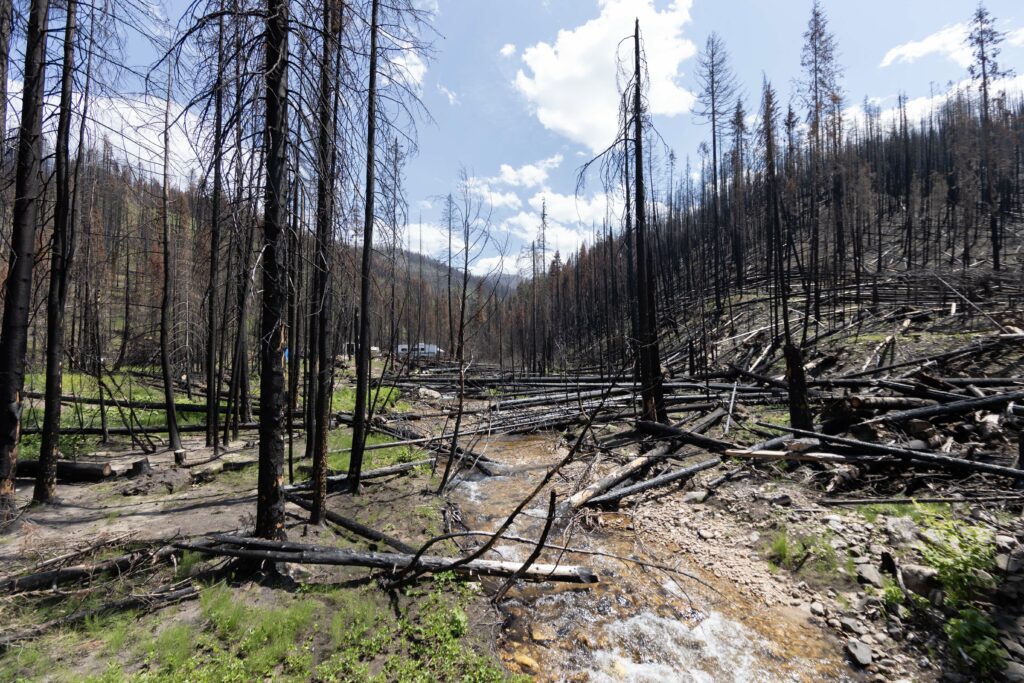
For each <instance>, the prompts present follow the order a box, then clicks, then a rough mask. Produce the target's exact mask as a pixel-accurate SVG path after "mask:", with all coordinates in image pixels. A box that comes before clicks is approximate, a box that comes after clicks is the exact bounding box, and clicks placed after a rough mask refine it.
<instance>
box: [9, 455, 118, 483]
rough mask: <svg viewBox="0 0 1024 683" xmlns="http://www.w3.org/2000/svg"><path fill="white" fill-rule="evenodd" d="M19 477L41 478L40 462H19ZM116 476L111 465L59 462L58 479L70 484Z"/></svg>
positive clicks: (69, 461)
mask: <svg viewBox="0 0 1024 683" xmlns="http://www.w3.org/2000/svg"><path fill="white" fill-rule="evenodd" d="M17 468H18V469H17V473H18V474H17V476H19V477H24V478H30V477H38V476H39V461H38V460H19V461H18V465H17ZM112 476H114V470H113V469H111V467H110V463H106V462H74V461H71V460H58V461H57V479H58V480H59V481H63V482H66V483H69V484H80V483H92V482H97V481H103V480H104V479H109V478H110V477H112Z"/></svg>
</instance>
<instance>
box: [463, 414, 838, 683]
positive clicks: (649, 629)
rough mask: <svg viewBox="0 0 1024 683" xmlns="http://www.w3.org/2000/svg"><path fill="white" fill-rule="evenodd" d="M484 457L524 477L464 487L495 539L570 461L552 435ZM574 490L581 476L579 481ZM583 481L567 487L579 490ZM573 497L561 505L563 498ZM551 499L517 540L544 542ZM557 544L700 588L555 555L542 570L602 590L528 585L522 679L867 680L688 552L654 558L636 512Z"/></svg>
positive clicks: (468, 516) (479, 525) (784, 610)
mask: <svg viewBox="0 0 1024 683" xmlns="http://www.w3.org/2000/svg"><path fill="white" fill-rule="evenodd" d="M475 450H476V451H477V452H481V453H485V454H486V455H488V456H490V457H493V458H495V459H496V460H499V461H501V462H503V463H506V464H508V465H510V466H512V467H513V468H515V470H516V471H514V472H513V473H510V474H508V475H503V476H496V477H478V476H475V475H471V476H469V477H467V478H466V479H465V480H462V481H460V482H459V483H458V485H457V486H456V487H455V488H454V490H453V492H452V496H451V499H452V500H453V501H454V502H455V503H456V504H457V505H458V508H459V511H460V514H461V517H462V522H463V523H464V524H465V526H466V527H467V528H469V529H474V530H494V529H496V528H497V527H498V526H499V525H500V524H501V523H502V521H504V519H505V518H506V517H507V515H508V514H509V512H510V511H511V510H512V509H513V508H514V507H515V506H516V504H517V503H519V502H520V501H521V500H522V499H523V498H524V497H526V495H528V494H529V492H530V491H532V489H533V488H534V487H535V486H536V485H537V482H538V481H539V480H540V478H541V476H542V475H543V472H544V470H545V466H550V465H552V464H553V463H555V462H556V461H557V460H558V459H559V458H561V457H562V456H564V455H565V453H566V451H565V446H564V444H563V445H560V446H557V447H556V441H555V437H554V436H552V435H543V434H541V435H533V436H507V437H492V438H489V439H486V440H483V441H481V442H480V443H478V444H477V445H476V446H475ZM569 479H571V477H569ZM569 485H571V481H568V480H565V479H563V480H558V479H557V478H556V488H557V489H559V491H560V492H562V491H568V486H569ZM559 497H560V498H561V497H562V496H561V495H560V496H559ZM546 504H547V493H546V492H544V493H542V494H541V495H538V496H537V497H536V498H535V499H534V500H533V501H531V503H530V505H529V506H528V507H527V508H526V510H525V511H524V513H523V514H522V515H520V517H519V519H517V521H516V523H515V524H514V525H513V527H512V529H511V530H510V531H509V534H511V535H517V536H523V537H527V538H537V537H538V536H539V535H540V532H541V529H542V527H543V525H544V518H545V516H546V512H547V510H546ZM549 543H551V544H555V545H564V546H569V547H572V548H580V549H585V550H588V551H599V552H604V553H608V554H612V555H618V556H622V557H636V558H638V559H641V560H645V561H647V562H649V563H656V564H662V565H668V566H672V567H675V568H677V569H678V570H680V571H684V572H687V573H689V574H691V575H693V576H695V577H698V578H699V579H701V580H702V581H703V582H705V583H706V584H707V585H702V584H701V582H700V581H697V580H694V578H688V577H686V576H683V575H680V574H676V573H673V572H669V571H665V570H661V569H653V568H649V567H643V566H640V565H638V564H636V563H631V562H623V561H620V560H617V559H612V558H609V557H602V556H597V555H584V554H575V553H564V552H559V551H554V550H549V551H545V552H544V554H543V555H542V556H541V558H540V559H539V560H538V561H541V562H559V561H560V562H562V563H565V564H580V565H586V566H589V567H592V568H593V569H595V570H596V571H597V572H598V573H599V574H600V576H601V582H600V583H599V584H596V585H591V586H579V585H572V584H561V585H552V584H542V585H527V586H526V587H525V588H520V589H513V590H512V591H510V592H509V593H508V594H507V596H506V599H505V601H504V603H503V605H502V611H503V612H504V614H505V615H506V617H507V618H506V621H505V624H504V626H503V630H502V640H501V645H500V649H501V655H502V657H503V658H504V659H505V660H506V661H507V662H508V663H509V665H510V667H511V668H513V669H518V670H520V671H523V672H525V673H530V674H533V675H535V676H536V678H537V680H541V681H594V682H605V681H608V682H611V681H635V682H638V683H639V682H641V681H643V682H647V681H701V682H703V681H709V682H710V681H715V682H717V681H758V682H760V681H764V682H768V681H844V680H849V681H852V680H857V679H856V677H855V676H853V675H851V671H850V669H849V668H848V667H847V666H846V664H845V663H844V661H843V660H842V658H841V656H840V649H839V647H838V646H837V645H836V644H835V642H833V641H830V640H828V639H827V637H826V635H825V633H824V632H823V631H822V630H821V629H819V628H816V627H814V626H811V625H810V624H808V623H807V621H806V619H805V618H804V616H803V615H802V614H801V613H800V612H799V611H798V610H796V609H794V608H789V607H780V606H774V607H767V606H766V605H765V603H764V602H763V601H760V600H759V599H758V598H757V597H756V596H754V595H750V594H748V593H746V592H744V590H743V587H742V586H738V585H736V584H733V583H731V582H728V581H723V580H721V579H716V578H715V577H713V576H709V575H707V573H706V572H702V571H701V570H699V569H697V568H696V567H695V566H694V565H693V564H692V563H690V562H689V557H688V556H687V555H686V554H685V553H674V552H671V550H670V549H669V548H651V547H647V546H646V545H645V543H644V538H643V534H642V533H640V534H638V533H636V532H635V530H634V529H633V526H632V524H631V520H630V516H629V515H628V509H626V510H624V512H622V513H604V514H603V515H601V524H600V525H593V528H588V529H586V530H585V531H584V530H583V529H581V528H580V527H578V526H576V527H570V528H569V529H568V530H563V529H557V527H556V530H553V531H552V534H551V537H550V539H549ZM531 550H532V546H530V545H526V544H522V543H512V542H509V543H505V542H504V541H499V543H498V545H497V546H496V547H495V551H496V552H497V553H498V555H500V557H501V559H505V560H515V561H521V560H525V559H526V557H527V556H528V555H529V554H530V551H531Z"/></svg>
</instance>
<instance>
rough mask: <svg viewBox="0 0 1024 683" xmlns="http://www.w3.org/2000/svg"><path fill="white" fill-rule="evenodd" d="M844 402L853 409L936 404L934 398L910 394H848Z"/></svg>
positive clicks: (916, 406) (880, 408) (918, 406)
mask: <svg viewBox="0 0 1024 683" xmlns="http://www.w3.org/2000/svg"><path fill="white" fill-rule="evenodd" d="M846 403H847V404H848V405H849V406H850V407H851V408H852V409H854V410H898V409H901V408H922V407H925V406H934V405H938V401H936V400H934V399H930V398H914V397H911V396H850V397H849V398H847V399H846Z"/></svg>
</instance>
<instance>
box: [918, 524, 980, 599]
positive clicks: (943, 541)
mask: <svg viewBox="0 0 1024 683" xmlns="http://www.w3.org/2000/svg"><path fill="white" fill-rule="evenodd" d="M932 531H933V532H934V533H933V534H932V535H931V537H932V540H931V541H929V542H928V543H926V544H925V545H924V546H922V548H921V556H922V557H923V558H924V561H925V563H926V564H928V565H929V566H931V567H934V568H935V569H937V570H938V572H939V575H938V579H939V583H940V584H941V585H942V588H943V590H945V591H946V604H947V605H949V606H951V607H954V608H955V607H957V606H959V605H960V604H961V603H963V602H965V601H968V600H970V599H971V598H972V597H973V596H974V595H975V594H976V593H977V592H978V591H979V590H981V589H984V588H989V587H991V585H992V577H991V575H990V574H989V573H988V572H990V571H992V570H993V569H994V568H995V561H996V553H995V545H994V544H993V543H992V535H991V534H990V533H989V532H988V531H986V530H985V529H981V528H979V527H975V526H971V525H969V524H964V523H962V522H958V521H956V520H945V519H942V520H937V521H936V522H935V523H934V524H933V526H932Z"/></svg>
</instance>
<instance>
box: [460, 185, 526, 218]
mask: <svg viewBox="0 0 1024 683" xmlns="http://www.w3.org/2000/svg"><path fill="white" fill-rule="evenodd" d="M466 182H467V184H468V186H469V191H470V192H472V193H473V194H474V195H475V196H477V197H479V198H480V199H483V200H485V201H487V202H488V203H489V204H490V206H491V208H493V209H511V210H512V211H518V210H519V209H521V208H522V206H523V200H521V199H520V198H519V195H517V194H516V193H515V192H500V191H496V190H494V189H492V188H491V186H490V182H489V179H480V178H469V179H468V180H467V181H466Z"/></svg>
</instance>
